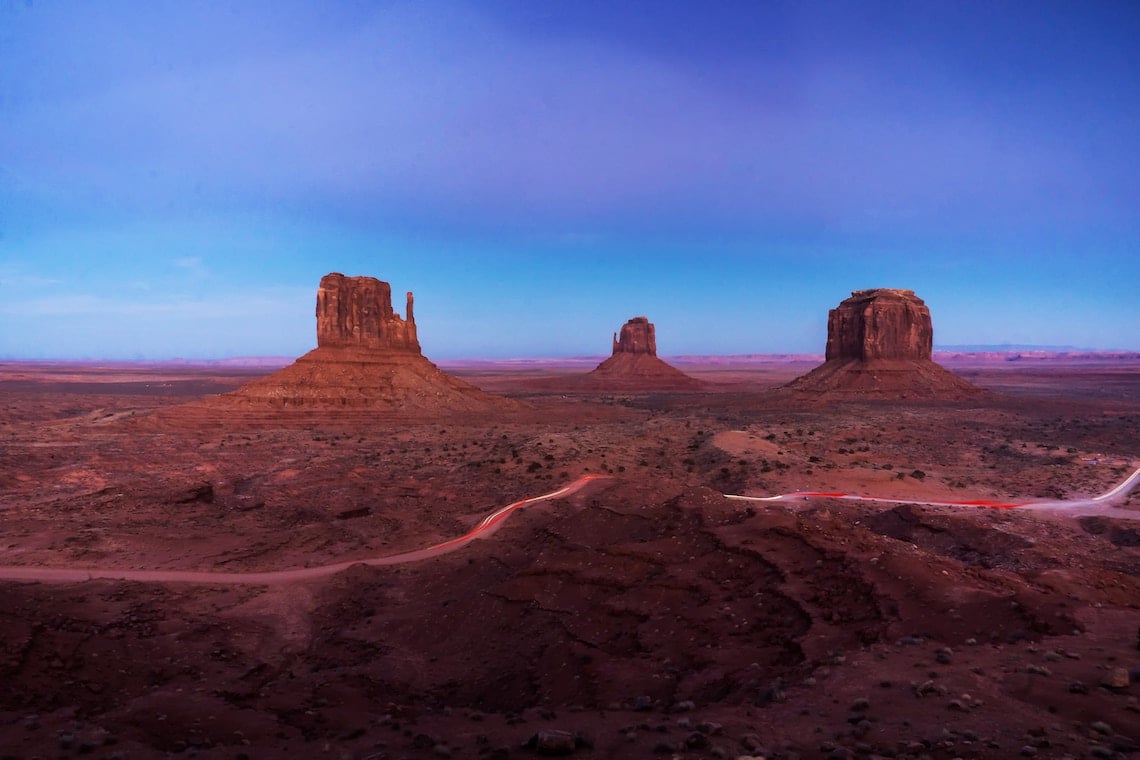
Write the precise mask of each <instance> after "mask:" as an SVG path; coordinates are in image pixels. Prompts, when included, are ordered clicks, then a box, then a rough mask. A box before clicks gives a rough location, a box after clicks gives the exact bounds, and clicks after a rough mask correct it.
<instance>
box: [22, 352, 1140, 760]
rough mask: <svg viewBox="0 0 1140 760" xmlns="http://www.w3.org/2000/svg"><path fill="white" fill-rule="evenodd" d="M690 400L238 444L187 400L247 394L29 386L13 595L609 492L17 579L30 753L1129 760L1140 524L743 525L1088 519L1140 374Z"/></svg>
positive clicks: (738, 383) (526, 390)
mask: <svg viewBox="0 0 1140 760" xmlns="http://www.w3.org/2000/svg"><path fill="white" fill-rule="evenodd" d="M686 369H687V371H688V372H689V373H691V374H694V375H696V376H697V377H698V378H699V379H701V380H703V381H704V382H706V383H707V386H708V390H706V391H703V392H692V391H689V392H684V393H676V394H673V393H668V392H653V393H635V392H623V393H616V392H615V393H609V394H602V393H599V394H595V395H592V396H585V395H581V394H579V395H576V396H575V397H573V398H569V399H567V398H562V397H561V396H560V395H559V394H557V393H549V392H546V391H543V390H541V388H542V386H543V384H544V382H546V379H545V378H544V377H541V376H539V377H535V376H534V373H532V372H530V371H528V372H524V373H516V374H511V371H510V370H506V371H500V372H498V373H497V374H496V373H495V371H494V370H492V369H487V368H486V367H484V368H482V369H480V370H479V372H477V373H476V372H472V373H471V374H470V375H469V376H468V378H469V379H470V380H474V381H476V382H477V383H479V384H484V385H486V386H488V387H490V386H493V387H494V390H495V393H497V394H501V395H504V396H506V397H508V398H510V397H512V396H513V397H516V398H523V397H525V398H526V399H527V403H526V404H525V405H524V404H517V405H515V406H514V407H513V411H512V413H511V414H510V415H502V416H496V417H492V418H487V417H477V416H469V417H464V416H462V415H461V414H451V415H449V416H447V417H441V416H438V415H437V416H432V415H430V414H427V413H425V412H423V411H422V410H421V411H418V412H415V413H412V414H404V415H403V416H398V415H397V416H392V415H388V416H384V415H383V414H380V415H377V414H370V413H366V412H364V411H361V410H356V409H347V410H344V411H339V412H337V411H329V410H326V411H323V412H319V413H318V412H313V413H305V412H301V413H296V412H289V413H288V414H285V415H280V414H274V413H273V412H272V410H263V411H259V412H257V413H256V414H253V413H247V414H233V413H229V412H222V411H219V409H218V408H217V407H216V406H215V405H213V404H210V403H201V402H199V401H197V400H195V402H194V403H191V404H186V403H185V402H186V401H187V400H188V399H194V398H195V397H194V395H193V394H194V393H195V392H196V391H195V389H197V388H201V389H204V390H205V389H209V390H212V389H215V388H217V389H224V388H225V387H226V386H227V385H229V386H230V387H233V385H232V384H236V383H238V382H240V381H242V380H246V379H248V375H247V374H241V375H240V376H232V375H226V374H225V373H223V372H219V371H217V370H213V372H215V373H216V374H211V370H209V369H199V370H195V371H193V372H189V371H185V368H183V370H180V371H179V372H171V371H170V370H168V369H164V368H161V367H158V368H147V367H135V368H131V369H130V371H129V372H127V371H126V370H125V369H124V370H121V373H120V374H119V375H116V374H114V373H112V372H110V371H106V370H105V371H100V372H92V371H86V370H84V368H81V367H73V368H66V371H65V369H64V368H59V367H52V368H40V370H39V371H38V373H37V369H36V367H34V366H31V367H15V366H11V367H6V368H5V373H4V374H3V376H2V377H0V383H2V384H3V387H4V390H5V394H4V402H3V404H2V405H0V428H2V429H3V431H4V436H3V439H2V442H0V484H2V491H0V503H2V504H3V513H2V514H3V519H4V524H5V541H4V545H3V548H2V550H0V564H2V565H25V566H36V565H42V566H72V567H108V566H114V567H124V568H126V567H129V568H155V569H193V570H217V571H256V570H272V569H282V568H290V567H301V566H305V565H322V564H328V563H331V562H336V561H344V560H351V559H353V558H354V557H355V558H360V559H363V558H367V557H375V556H382V555H387V554H394V553H397V552H402V551H408V550H412V549H416V548H420V547H424V546H429V545H431V544H435V543H439V542H441V541H446V540H448V539H451V538H455V537H457V536H460V535H463V534H464V533H466V532H467V531H468V530H469V529H470V528H471V527H473V526H474V525H475V524H476V523H478V522H479V521H480V520H482V519H483V518H484V517H485V516H486V515H487V514H489V513H490V512H491V511H493V510H494V509H496V508H497V507H500V506H502V505H505V504H509V503H512V502H514V501H517V500H519V499H522V498H526V497H528V496H535V495H538V494H541V493H547V492H550V491H552V490H554V489H555V488H557V487H559V486H561V485H564V484H566V483H568V482H570V481H572V480H574V479H576V478H578V477H580V476H582V475H585V474H589V473H594V474H600V475H605V476H606V477H605V478H603V479H600V480H597V481H595V482H593V483H591V484H589V485H587V486H586V487H585V488H583V489H582V490H581V491H578V492H577V493H574V494H572V495H569V496H567V497H565V498H563V499H561V500H557V501H550V502H545V503H541V504H535V505H533V506H530V507H528V508H527V509H526V510H523V511H521V512H519V513H518V514H516V515H514V516H513V517H511V518H510V521H508V522H507V523H506V524H505V525H503V527H501V528H499V529H498V530H497V531H496V532H495V533H494V534H493V535H491V536H488V537H487V538H485V539H482V540H477V541H475V542H473V543H471V544H469V545H467V546H465V547H463V548H462V549H460V550H458V551H456V552H453V553H450V554H446V555H443V556H440V557H436V558H434V559H428V560H424V561H422V562H415V563H411V564H404V565H398V566H392V567H378V568H369V567H364V566H359V565H358V566H355V567H351V568H350V569H348V570H346V571H344V572H342V573H340V574H338V575H335V576H333V577H331V578H327V579H323V580H314V581H307V582H298V583H285V584H274V585H271V586H256V585H255V586H244V585H243V586H225V585H219V584H211V585H193V584H191V585H186V584H177V585H163V584H152V583H132V582H117V581H88V582H83V583H71V584H68V583H61V584H54V583H22V582H5V583H0V600H2V604H0V633H2V634H3V636H2V639H0V641H2V644H0V677H2V678H3V681H4V683H5V684H6V685H8V686H9V688H6V689H5V690H4V691H3V696H2V697H0V737H2V739H3V741H2V744H3V746H5V748H6V751H7V752H8V753H9V754H12V755H13V756H15V757H25V756H26V757H31V756H35V755H43V754H45V753H48V754H53V755H54V754H59V755H62V756H70V755H72V754H75V755H79V754H83V755H87V756H96V757H111V756H114V755H116V754H118V755H119V756H123V757H126V756H129V757H132V758H134V757H164V756H166V755H167V754H169V753H188V754H189V753H193V754H195V755H196V756H199V757H219V758H232V757H237V756H238V755H239V754H241V753H245V754H246V755H247V756H249V757H270V758H272V757H287V756H296V754H297V753H298V752H301V753H302V754H305V753H307V752H311V753H323V752H326V749H325V748H326V747H328V750H327V751H328V752H334V753H336V755H337V756H338V757H339V756H349V757H361V758H363V757H390V758H397V757H439V756H453V757H471V758H478V757H528V756H532V755H534V754H535V753H536V752H537V750H538V748H539V747H546V746H554V744H556V743H557V742H558V741H564V742H568V744H567V746H568V747H569V748H570V749H572V754H573V755H574V756H580V757H613V758H618V757H653V756H659V755H661V754H665V755H666V756H669V755H676V756H680V757H692V758H700V757H718V756H720V757H723V756H731V757H736V756H738V755H750V754H751V755H761V756H768V757H786V758H790V757H832V756H835V757H839V756H844V753H848V754H850V755H855V754H863V755H870V754H878V755H880V756H888V757H891V756H893V757H915V758H917V757H923V756H929V757H936V758H943V757H945V758H951V757H999V756H1005V755H1006V754H1009V753H1013V754H1015V755H1016V754H1018V753H1020V752H1021V750H1022V748H1023V747H1026V746H1028V747H1033V748H1034V749H1035V750H1036V753H1037V755H1036V756H1038V757H1062V756H1065V755H1070V756H1077V757H1079V756H1082V755H1086V754H1088V753H1090V752H1101V751H1102V750H1101V749H1094V748H1103V752H1107V753H1109V755H1105V756H1110V755H1111V753H1114V752H1115V753H1119V754H1120V756H1122V757H1124V756H1127V753H1128V752H1130V751H1132V750H1131V749H1130V748H1131V747H1134V746H1135V741H1136V739H1137V737H1138V736H1140V713H1137V711H1136V701H1135V696H1136V694H1135V690H1136V689H1137V688H1138V687H1137V685H1136V684H1133V683H1131V679H1132V677H1133V673H1132V672H1131V670H1130V669H1134V668H1136V667H1137V666H1138V665H1140V658H1138V656H1137V655H1140V652H1138V650H1137V649H1136V645H1137V628H1138V627H1140V609H1138V608H1137V605H1138V604H1140V602H1138V601H1137V600H1140V573H1138V572H1137V568H1138V567H1140V555H1138V552H1140V547H1138V546H1137V544H1138V543H1140V541H1137V540H1135V535H1134V534H1135V532H1136V527H1137V524H1136V523H1135V522H1133V521H1126V520H1118V519H1111V518H1106V517H1102V516H1095V517H1080V516H1068V515H1051V514H1046V513H1023V512H1019V511H1017V510H1013V511H1000V512H999V511H993V510H984V509H981V510H978V509H970V510H963V509H951V508H946V507H931V506H920V505H917V504H905V503H904V504H898V505H881V504H870V503H859V502H840V501H828V500H826V499H822V500H820V499H813V500H811V501H795V502H789V503H781V504H773V505H761V504H756V503H744V502H739V501H731V500H728V499H726V498H724V497H723V496H722V494H725V493H745V494H756V495H765V494H775V493H791V492H794V491H797V490H812V491H844V492H850V493H867V494H872V495H880V496H890V497H900V498H903V499H905V498H906V497H908V496H911V497H913V498H915V499H927V500H929V499H938V498H943V499H946V500H966V499H971V498H978V499H986V498H990V499H999V500H1000V499H1011V498H1014V497H1017V498H1019V499H1034V498H1038V499H1058V498H1075V497H1079V496H1085V495H1093V494H1098V493H1101V492H1103V491H1105V490H1106V489H1108V488H1109V487H1111V486H1113V485H1115V484H1116V483H1117V482H1119V481H1120V479H1121V478H1122V477H1123V476H1124V475H1125V474H1127V472H1129V471H1130V467H1131V466H1132V465H1131V463H1132V462H1133V461H1134V460H1136V459H1140V439H1138V438H1137V433H1136V430H1137V423H1138V422H1140V372H1137V371H1136V369H1135V368H1134V367H1133V368H1131V369H1128V368H1125V367H1115V368H1114V369H1113V370H1112V374H1111V376H1112V378H1114V383H1113V384H1112V385H1103V384H1102V383H1101V377H1102V376H1103V375H1104V372H1105V371H1106V370H1105V369H1104V368H1102V367H1096V366H1094V367H1089V368H1088V369H1087V370H1086V371H1085V372H1084V373H1082V371H1081V369H1080V368H1079V367H1071V368H1070V369H1069V370H1068V371H1066V372H1064V373H1061V374H1059V377H1060V378H1062V379H1061V380H1059V381H1058V382H1057V383H1056V384H1054V385H1048V386H1047V385H1045V384H1044V383H1045V380H1044V377H1043V376H1039V375H1037V374H1034V373H1029V374H1026V375H1022V374H1019V373H1021V372H1022V371H1023V370H1019V368H1017V367H1016V366H1014V365H1009V364H1008V363H1007V364H1001V363H993V362H988V363H987V362H978V363H976V364H974V365H971V366H970V367H969V368H964V369H962V370H959V371H961V372H962V373H963V374H964V376H967V377H969V378H970V379H971V380H972V381H973V382H974V383H976V384H978V385H979V386H982V387H995V388H1000V389H1001V390H1002V391H1003V392H1002V393H1000V394H998V393H993V394H987V395H984V396H982V397H979V398H978V399H975V400H973V401H970V402H963V401H955V402H925V403H921V402H910V403H905V404H899V403H889V402H860V403H854V402H852V403H847V404H838V403H835V402H834V401H826V402H825V401H819V400H814V399H811V398H806V399H801V400H800V401H799V402H797V403H789V402H788V401H787V399H786V397H785V396H784V395H783V394H782V393H773V392H772V391H771V390H770V389H771V388H772V387H773V386H774V385H778V384H779V383H781V382H786V380H785V379H782V377H786V375H784V376H781V374H780V372H781V371H782V370H780V369H779V367H778V366H776V367H768V368H755V367H737V368H733V367H727V368H726V367H724V366H722V365H715V366H713V365H710V367H709V368H708V369H707V371H705V372H701V371H700V370H699V369H696V370H695V369H694V368H693V367H692V366H687V367H686ZM552 371H553V370H552ZM795 371H796V370H795V369H790V370H788V372H789V373H794V372H795ZM539 374H540V375H541V374H542V373H539ZM492 375H493V377H492ZM1023 376H1024V377H1025V382H1024V383H1020V382H1019V380H1018V378H1019V377H1023ZM750 378H751V380H750ZM153 387H159V388H165V389H169V393H167V394H156V393H154V392H152V391H151V389H152V388H153ZM1122 506H1123V508H1124V509H1128V510H1136V508H1137V506H1138V501H1137V496H1136V495H1135V494H1134V495H1132V496H1130V497H1129V498H1128V499H1127V500H1126V501H1125V502H1124V504H1123V505H1122ZM1121 673H1123V676H1121ZM1122 679H1123V680H1122ZM1105 728H1107V730H1103V729H1105ZM559 731H564V732H567V734H566V735H563V734H559V733H557V732H559ZM543 732H545V733H543ZM536 735H539V736H540V738H539V739H535V740H534V741H533V742H532V745H533V746H532V747H531V748H526V747H523V746H522V745H523V744H524V743H525V742H527V741H528V740H531V739H532V737H534V736H536ZM565 736H568V737H569V739H566V738H565ZM559 737H563V738H562V739H559ZM575 737H576V739H575ZM544 742H545V743H544Z"/></svg>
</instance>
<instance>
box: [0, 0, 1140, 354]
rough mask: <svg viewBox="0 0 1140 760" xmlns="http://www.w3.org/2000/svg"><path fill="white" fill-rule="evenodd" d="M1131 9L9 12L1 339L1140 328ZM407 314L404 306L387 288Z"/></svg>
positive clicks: (119, 342)
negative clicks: (329, 278)
mask: <svg viewBox="0 0 1140 760" xmlns="http://www.w3.org/2000/svg"><path fill="white" fill-rule="evenodd" d="M1138 40H1140V3H1137V2H1134V1H1133V0H1122V1H1121V2H1091V1H1090V0H1080V1H1079V2H1072V3H1057V2H1048V1H1047V0H1027V1H1026V2H1003V1H1001V0H984V1H982V2H949V1H947V2H907V1H900V2H875V1H874V0H853V1H852V2H809V1H807V0H796V1H795V2H786V3H785V2H779V1H776V0H771V1H770V0H765V1H764V2H752V1H748V2H729V1H727V0H725V1H721V2H717V0H710V1H709V2H674V1H673V0H645V1H644V2H642V1H634V0H627V1H623V2H609V1H608V0H604V1H595V0H566V1H565V2H559V1H557V0H550V1H547V0H517V1H514V2H507V1H498V0H471V1H470V2H432V1H430V0H425V1H422V2H339V3H331V2H329V3H326V2H303V3H302V2H291V1H290V0H266V1H264V2H261V1H259V0H241V1H238V0H234V1H233V2H229V1H227V2H221V1H219V2H184V1H182V0H171V1H169V2H167V1H166V0H148V1H147V2H137V1H136V0H129V1H124V2H116V1H115V0H99V2H87V1H86V0H76V1H74V2H68V1H67V0H51V1H49V0H0V358H109V359H124V358H126V359H131V358H147V359H162V358H170V357H190V358H220V357H227V356H250V355H255V356H256V355H282V356H293V355H299V354H301V353H303V352H304V351H306V350H308V349H309V348H311V347H313V346H314V345H315V323H314V317H313V310H314V301H315V294H316V287H317V283H318V282H319V280H320V277H321V276H322V275H324V274H326V273H327V272H331V271H339V272H343V273H345V274H350V275H355V274H367V275H372V276H374V277H378V278H380V279H383V280H387V281H389V282H391V283H392V287H393V291H394V292H395V293H397V294H402V293H403V292H404V291H405V290H412V291H414V292H415V294H416V319H417V323H418V325H419V333H420V338H421V342H422V343H423V346H424V352H425V354H427V355H428V356H429V357H431V358H437V359H446V358H462V357H509V356H569V355H582V354H604V353H608V351H609V345H610V343H609V341H610V334H611V333H612V332H613V331H614V330H617V329H618V328H619V327H620V326H621V324H622V323H623V322H624V321H625V320H626V319H628V318H630V317H632V316H637V315H646V316H648V317H649V318H650V319H651V320H652V321H653V322H655V323H656V325H657V333H658V344H659V349H660V351H661V353H662V354H666V355H668V354H683V353H783V352H793V353H798V352H822V350H823V345H824V341H825V338H826V320H827V310H828V309H829V308H831V307H833V306H835V305H836V304H837V303H838V302H839V301H840V300H842V299H843V298H845V297H846V296H847V295H848V294H849V293H850V291H852V290H855V289H860V288H867V287H879V286H883V287H902V288H912V289H914V290H915V291H916V292H917V293H918V295H919V296H921V297H923V298H924V299H925V300H926V302H927V304H929V305H930V307H931V311H932V313H933V317H934V327H935V343H936V345H955V344H1001V343H1018V344H1044V345H1072V346H1077V347H1082V348H1097V349H1133V350H1135V349H1140V329H1138V326H1140V289H1138V287H1137V286H1138V284H1140V43H1138ZM395 300H396V304H395V305H396V308H397V310H400V309H402V308H403V299H402V297H397V298H396V299H395Z"/></svg>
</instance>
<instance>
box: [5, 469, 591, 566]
mask: <svg viewBox="0 0 1140 760" xmlns="http://www.w3.org/2000/svg"><path fill="white" fill-rule="evenodd" d="M603 477H605V476H604V475H584V476H582V477H580V478H578V479H577V480H575V481H574V482H573V483H570V484H569V485H566V486H563V487H562V488H559V489H558V490H557V491H551V492H550V493H546V494H543V495H542V496H531V497H530V498H529V499H520V500H519V501H516V502H513V503H511V504H508V505H507V506H505V507H500V508H499V509H496V510H495V511H494V512H492V513H491V514H489V515H487V516H486V517H484V518H483V519H482V520H480V521H479V523H478V524H477V525H476V526H475V527H474V528H472V529H471V530H469V531H467V532H466V533H464V534H463V535H462V536H460V537H459V538H453V539H451V540H450V541H444V542H443V543H439V544H435V545H434V546H428V547H425V548H423V549H414V550H412V551H410V552H401V553H399V554H390V555H388V556H386V557H372V558H365V559H350V560H345V561H344V562H336V563H334V564H331V565H319V566H317V567H297V568H291V569H289V570H269V571H265V572H245V573H231V572H214V571H206V570H123V569H116V568H73V567H38V566H34V565H29V566H26V567H19V566H14V567H13V566H9V567H0V580H6V581H48V582H55V583H79V582H82V581H90V580H97V579H106V580H117V581H143V582H147V583H200V584H209V583H212V584H222V585H227V586H233V585H243V584H244V585H259V586H263V585H269V584H274V583H289V582H293V581H308V580H313V579H315V578H325V577H328V576H330V575H335V574H337V573H339V572H341V571H342V570H347V569H348V568H350V567H352V566H353V565H371V566H373V567H379V566H383V565H401V564H403V563H405V562H416V561H418V560H421V559H428V558H429V557H438V556H439V555H441V554H447V553H448V552H453V551H455V550H456V549H459V548H461V547H464V546H466V545H467V544H469V543H471V542H472V541H474V540H475V539H477V538H483V537H485V536H489V535H490V534H492V533H494V532H495V530H496V529H498V527H499V526H500V525H502V523H503V521H504V520H506V519H507V518H508V517H510V515H511V513H512V512H514V511H515V510H517V509H522V508H523V507H528V506H530V505H531V504H537V503H539V502H541V501H550V500H551V499H560V498H562V497H563V496H569V495H570V494H572V493H574V492H575V491H579V490H581V489H582V488H584V487H585V486H586V485H587V484H588V483H590V482H591V481H594V480H598V479H599V478H603Z"/></svg>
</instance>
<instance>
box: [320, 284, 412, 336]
mask: <svg viewBox="0 0 1140 760" xmlns="http://www.w3.org/2000/svg"><path fill="white" fill-rule="evenodd" d="M412 300H413V299H412V294H411V293H410V292H409V293H408V309H407V313H408V317H407V320H404V319H402V318H401V317H400V315H399V314H397V313H396V312H395V311H394V310H393V309H392V286H391V285H389V284H388V283H386V282H383V281H381V280H377V279H376V278H375V277H345V276H344V275H343V274H340V273H339V272H332V273H331V274H326V275H325V276H324V277H322V278H321V285H320V287H319V288H318V289H317V346H318V347H319V348H372V349H384V350H389V351H412V352H415V353H417V354H418V353H420V342H419V340H418V339H417V337H416V320H415V316H414V315H413V313H412Z"/></svg>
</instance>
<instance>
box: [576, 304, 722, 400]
mask: <svg viewBox="0 0 1140 760" xmlns="http://www.w3.org/2000/svg"><path fill="white" fill-rule="evenodd" d="M581 382H582V384H585V385H589V386H591V387H594V388H607V389H611V390H663V389H668V390H685V389H694V390H695V389H697V388H701V387H702V386H703V383H701V382H700V381H699V380H696V379H694V378H692V377H689V376H688V375H686V374H685V373H684V372H682V371H681V370H679V369H677V368H676V367H673V366H670V365H669V364H667V363H665V362H664V361H662V360H661V359H659V358H657V331H656V328H654V326H653V323H652V322H650V321H649V319H648V318H646V317H634V318H633V319H631V320H629V321H628V322H626V323H625V324H624V325H622V328H621V334H620V337H619V336H618V334H616V333H615V334H614V346H613V355H612V356H610V358H608V359H606V360H605V361H604V362H602V363H601V364H599V365H598V366H597V367H596V368H595V369H594V370H593V371H592V372H590V373H589V374H588V375H586V376H585V377H584V378H581Z"/></svg>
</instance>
